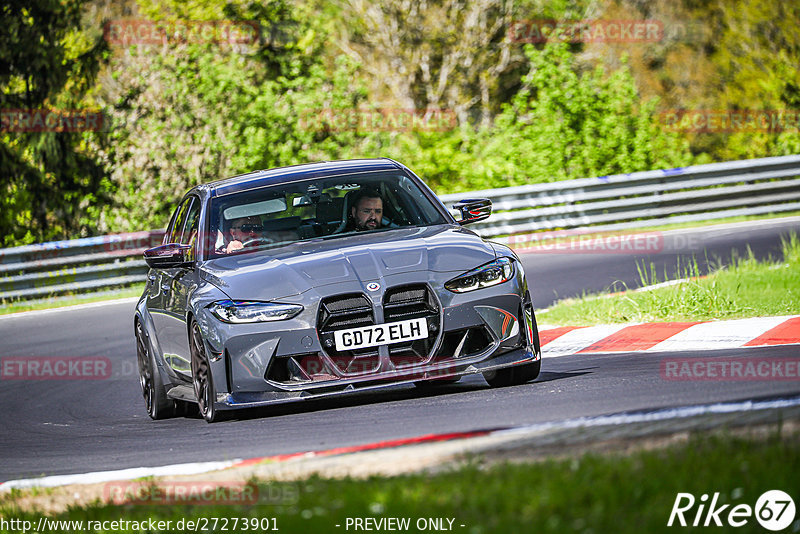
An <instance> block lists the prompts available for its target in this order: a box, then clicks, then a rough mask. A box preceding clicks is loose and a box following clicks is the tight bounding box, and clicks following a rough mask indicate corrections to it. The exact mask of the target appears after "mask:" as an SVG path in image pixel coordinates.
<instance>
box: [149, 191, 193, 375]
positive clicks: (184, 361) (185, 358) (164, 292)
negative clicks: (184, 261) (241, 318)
mask: <svg viewBox="0 0 800 534" xmlns="http://www.w3.org/2000/svg"><path fill="white" fill-rule="evenodd" d="M199 213H200V200H199V199H198V198H196V197H195V196H193V195H192V196H189V197H187V198H186V199H185V200H184V201H183V203H182V204H181V206H180V208H179V209H178V212H177V215H176V217H175V218H174V224H173V227H172V229H171V231H170V233H169V234H168V237H167V240H166V242H167V243H183V244H190V243H189V242H190V240H192V232H193V231H194V235H195V236H196V234H197V225H198V223H199ZM192 226H193V227H194V228H192ZM194 273H195V269H194V268H193V267H190V268H186V267H179V268H171V269H162V270H161V271H160V273H159V277H160V278H159V289H160V292H161V302H162V309H161V310H160V312H159V313H158V314H156V315H154V317H153V322H154V324H155V328H156V335H157V336H158V340H159V343H160V345H161V351H162V356H163V358H164V361H165V362H166V363H167V365H168V366H169V367H170V368H172V369H173V370H174V371H175V372H177V373H179V374H182V375H185V376H188V375H189V374H190V372H191V358H190V356H189V342H188V335H187V328H186V308H187V300H188V287H190V286H191V284H192V281H191V280H192V279H193V275H194Z"/></svg>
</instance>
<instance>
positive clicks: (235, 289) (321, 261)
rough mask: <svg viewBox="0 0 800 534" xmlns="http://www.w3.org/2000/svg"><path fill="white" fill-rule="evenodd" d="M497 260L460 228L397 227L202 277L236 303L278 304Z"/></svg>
mask: <svg viewBox="0 0 800 534" xmlns="http://www.w3.org/2000/svg"><path fill="white" fill-rule="evenodd" d="M494 259H495V252H494V249H493V248H492V246H491V245H490V244H489V243H488V242H486V241H484V240H483V239H481V238H480V237H479V236H477V235H476V234H474V233H473V232H471V231H469V230H466V229H463V228H461V227H457V226H450V225H443V226H436V227H428V228H397V229H392V230H385V231H378V232H369V233H364V234H353V235H349V236H343V237H339V238H334V239H319V240H312V241H306V242H302V243H295V244H292V245H288V246H284V247H278V248H272V249H267V250H263V251H258V252H253V253H249V254H237V255H232V256H227V257H224V258H217V259H214V260H210V261H207V262H205V263H204V264H203V266H202V267H201V270H200V272H201V276H202V277H203V278H204V279H205V280H207V281H208V282H211V283H212V284H214V285H216V286H217V287H218V288H219V289H220V290H222V291H223V292H225V294H227V295H228V296H229V297H230V298H232V299H235V300H274V299H278V298H281V297H289V296H292V295H298V294H300V293H303V292H305V291H307V290H309V289H311V288H319V287H322V286H326V285H331V284H341V283H343V282H352V281H355V280H358V281H361V282H362V283H367V282H369V281H372V280H380V279H382V278H384V277H385V276H389V275H395V274H401V273H404V272H409V271H435V272H453V273H461V272H464V271H467V270H469V269H471V268H474V267H477V266H479V265H482V264H484V263H487V262H490V261H492V260H494Z"/></svg>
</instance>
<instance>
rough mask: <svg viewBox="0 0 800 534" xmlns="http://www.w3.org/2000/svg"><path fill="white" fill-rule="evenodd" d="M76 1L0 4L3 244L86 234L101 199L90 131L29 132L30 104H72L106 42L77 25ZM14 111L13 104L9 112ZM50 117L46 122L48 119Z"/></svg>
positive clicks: (39, 107) (79, 103)
mask: <svg viewBox="0 0 800 534" xmlns="http://www.w3.org/2000/svg"><path fill="white" fill-rule="evenodd" d="M83 3H84V2H83V0H63V1H59V0H40V1H38V2H33V3H30V2H26V1H23V0H7V1H6V2H4V3H3V5H2V7H0V24H2V26H3V32H2V33H0V110H3V112H4V117H3V118H4V126H3V128H2V129H0V198H1V200H0V235H2V236H3V243H2V245H4V246H10V245H15V244H21V243H30V242H34V241H44V240H49V239H57V238H66V237H71V236H75V235H80V234H84V235H85V234H87V233H89V232H91V231H92V230H93V229H94V228H95V221H94V220H93V215H94V214H95V212H94V209H95V208H96V206H97V204H98V203H100V202H102V201H105V199H106V198H107V192H108V191H107V185H108V184H107V182H105V181H104V173H103V170H102V168H101V167H100V166H99V165H97V164H96V162H95V161H94V159H93V158H92V156H91V155H90V154H88V153H87V151H86V144H85V142H86V139H87V137H88V136H90V135H91V134H89V133H86V132H70V131H31V130H42V129H45V130H46V129H50V130H52V129H53V128H52V127H51V126H41V127H36V128H32V127H27V126H24V124H23V123H22V122H19V120H20V119H21V117H22V115H20V114H27V115H30V113H31V111H34V112H37V111H38V112H40V113H39V114H38V116H39V117H42V116H43V113H44V112H45V111H46V110H51V109H55V110H68V111H74V110H79V109H81V108H82V107H83V104H85V103H86V100H85V98H84V97H85V95H86V94H87V92H88V91H89V89H90V88H91V87H92V85H93V83H94V79H95V77H96V75H97V71H98V68H99V66H100V64H101V62H102V60H103V56H104V52H105V43H104V42H103V41H102V39H101V38H100V37H99V36H98V37H97V38H96V39H94V40H91V39H88V38H87V37H86V35H85V34H83V33H82V32H81V8H82V5H83ZM12 110H16V111H12ZM51 124H53V123H51Z"/></svg>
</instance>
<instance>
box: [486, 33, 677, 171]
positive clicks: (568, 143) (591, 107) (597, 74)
mask: <svg viewBox="0 0 800 534" xmlns="http://www.w3.org/2000/svg"><path fill="white" fill-rule="evenodd" d="M526 52H527V55H528V58H529V60H530V64H531V70H530V72H529V73H528V74H527V75H526V76H525V77H524V78H523V80H524V82H525V86H524V87H523V89H522V90H521V91H520V92H519V93H518V94H517V95H516V96H515V97H514V99H513V101H512V102H511V104H509V105H507V106H506V108H505V110H504V111H503V113H502V114H501V115H500V116H499V117H498V119H497V122H496V131H490V132H489V134H490V136H489V137H490V138H491V141H490V142H489V143H488V145H487V148H486V152H487V153H488V154H491V156H488V154H487V157H491V158H493V159H494V160H497V161H499V162H503V163H502V164H504V165H505V166H507V168H506V169H504V171H505V172H506V173H507V174H512V175H514V174H516V175H517V176H519V175H520V174H522V176H527V177H528V180H529V181H534V182H551V181H556V180H565V179H570V178H583V177H590V176H604V175H609V174H618V173H625V172H633V171H640V170H648V169H654V168H669V167H676V166H681V165H685V164H687V163H689V162H690V161H691V157H690V155H689V153H688V147H687V145H686V143H685V142H682V141H681V140H680V139H678V138H677V136H676V135H674V134H669V133H665V132H663V131H661V130H660V128H659V125H658V121H657V120H656V118H655V116H654V110H655V102H653V101H650V102H644V103H642V102H640V99H639V98H638V94H637V91H636V86H635V84H634V81H633V78H632V76H631V74H630V72H629V71H628V69H627V68H626V67H624V66H623V67H621V68H620V69H618V70H616V71H614V72H611V73H610V74H607V73H606V72H605V70H604V69H603V68H602V67H597V68H595V69H593V70H591V71H581V70H580V68H579V67H578V65H577V62H576V59H575V55H574V54H572V53H571V52H570V51H569V49H568V45H567V44H566V43H558V42H550V43H548V44H547V45H546V46H545V47H544V48H543V49H541V50H537V49H535V48H533V47H531V46H529V47H528V48H527V51H526ZM512 165H513V167H512V168H508V166H512ZM514 171H516V172H514Z"/></svg>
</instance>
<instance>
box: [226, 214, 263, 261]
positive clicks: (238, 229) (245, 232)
mask: <svg viewBox="0 0 800 534" xmlns="http://www.w3.org/2000/svg"><path fill="white" fill-rule="evenodd" d="M263 229H264V227H263V225H262V224H261V219H260V218H259V217H257V216H255V215H251V216H249V217H240V218H238V219H234V220H233V221H232V222H231V225H230V226H229V227H228V232H227V235H226V236H225V237H226V238H227V239H228V244H227V245H226V246H225V248H224V249H223V250H221V251H220V252H224V253H225V254H230V253H231V252H233V251H235V250H241V249H243V248H244V243H247V241H249V240H252V239H256V238H259V237H261V232H262V230H263Z"/></svg>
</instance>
